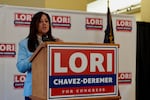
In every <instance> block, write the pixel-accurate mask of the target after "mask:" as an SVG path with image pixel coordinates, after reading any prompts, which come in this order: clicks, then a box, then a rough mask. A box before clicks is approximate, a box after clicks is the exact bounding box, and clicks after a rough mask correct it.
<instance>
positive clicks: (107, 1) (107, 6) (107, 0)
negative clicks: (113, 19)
mask: <svg viewBox="0 0 150 100" xmlns="http://www.w3.org/2000/svg"><path fill="white" fill-rule="evenodd" d="M107 7H108V8H109V0H107Z"/></svg>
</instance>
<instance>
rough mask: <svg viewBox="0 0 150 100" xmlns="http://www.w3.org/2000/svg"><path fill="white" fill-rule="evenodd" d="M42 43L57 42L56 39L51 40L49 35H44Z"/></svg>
mask: <svg viewBox="0 0 150 100" xmlns="http://www.w3.org/2000/svg"><path fill="white" fill-rule="evenodd" d="M42 41H43V42H46V41H56V39H50V38H49V37H48V35H42Z"/></svg>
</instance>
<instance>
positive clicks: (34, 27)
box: [27, 12, 55, 52]
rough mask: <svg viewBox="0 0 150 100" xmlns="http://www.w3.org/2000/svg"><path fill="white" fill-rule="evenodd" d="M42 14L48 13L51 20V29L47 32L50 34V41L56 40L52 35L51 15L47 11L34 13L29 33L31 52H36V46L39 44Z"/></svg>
mask: <svg viewBox="0 0 150 100" xmlns="http://www.w3.org/2000/svg"><path fill="white" fill-rule="evenodd" d="M42 15H46V16H47V18H48V21H49V25H50V26H49V31H48V32H47V33H46V35H47V36H48V40H49V41H55V39H54V37H53V36H52V33H51V20H50V17H49V15H48V14H47V13H45V12H37V13H36V14H34V16H33V17H32V20H31V23H30V30H29V35H28V37H27V38H28V49H29V51H30V52H34V51H35V50H36V48H37V47H38V45H39V42H38V39H37V34H38V25H39V22H40V19H41V16H42Z"/></svg>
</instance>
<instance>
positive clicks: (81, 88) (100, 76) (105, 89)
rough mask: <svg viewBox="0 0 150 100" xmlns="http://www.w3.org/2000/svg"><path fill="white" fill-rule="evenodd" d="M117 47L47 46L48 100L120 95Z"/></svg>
mask: <svg viewBox="0 0 150 100" xmlns="http://www.w3.org/2000/svg"><path fill="white" fill-rule="evenodd" d="M117 59H118V47H117V46H112V45H111V46H110V45H66V44H65V45H61V44H55V45H53V44H50V45H48V74H49V76H48V80H49V83H48V98H49V100H54V99H55V100H58V99H59V100H64V99H65V100H66V99H69V98H96V97H108V96H117V94H118V81H117V80H118V78H117V77H118V76H117V73H118V69H117V68H118V64H117V63H118V60H117Z"/></svg>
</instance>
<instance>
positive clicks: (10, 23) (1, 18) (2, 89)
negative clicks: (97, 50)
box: [0, 5, 136, 100]
mask: <svg viewBox="0 0 150 100" xmlns="http://www.w3.org/2000/svg"><path fill="white" fill-rule="evenodd" d="M38 11H45V12H47V13H49V14H50V16H53V15H54V16H61V15H62V16H70V17H71V28H70V29H61V28H53V29H52V33H53V35H54V36H55V37H59V38H61V39H62V40H63V41H64V42H65V41H66V42H86V43H88V42H89V43H90V42H93V43H103V39H104V30H105V28H106V23H107V17H106V14H100V13H87V12H79V11H66V10H55V9H45V8H31V7H19V6H9V5H0V13H1V14H0V30H1V31H0V43H6V44H7V43H8V44H9V43H15V45H16V55H17V52H18V42H19V41H20V40H21V39H23V38H25V37H26V36H27V35H28V32H29V27H24V26H17V27H16V26H15V25H14V13H29V14H31V13H33V14H34V13H36V12H38ZM87 17H88V18H101V19H102V20H103V29H102V30H86V28H85V18H87ZM112 19H113V27H114V36H115V43H116V44H119V45H120V48H119V72H131V73H132V82H131V83H130V84H119V90H120V94H121V97H122V99H121V100H135V67H136V21H135V18H134V16H129V15H112ZM117 19H119V20H131V21H132V31H131V32H126V31H125V32H118V31H116V29H115V27H116V20H117ZM16 59H17V56H15V57H14V58H11V57H0V100H24V97H23V89H15V88H14V86H13V83H14V75H16V74H19V75H22V73H19V72H18V70H17V68H16Z"/></svg>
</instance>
